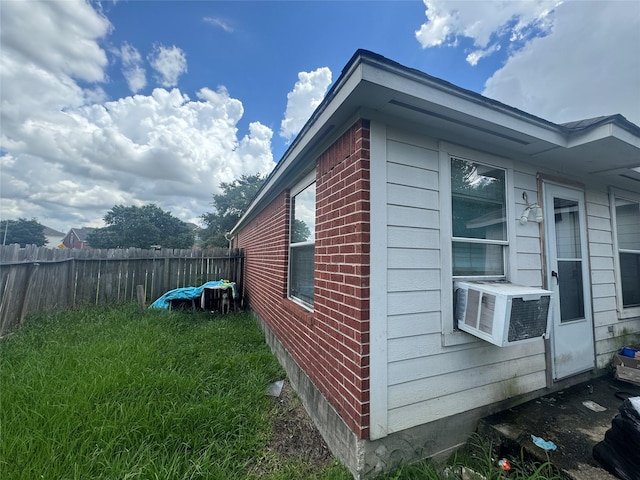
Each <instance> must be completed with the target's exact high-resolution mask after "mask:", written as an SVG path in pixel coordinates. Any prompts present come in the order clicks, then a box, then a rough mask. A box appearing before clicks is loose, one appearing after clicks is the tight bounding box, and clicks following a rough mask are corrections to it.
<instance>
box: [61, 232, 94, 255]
mask: <svg viewBox="0 0 640 480" xmlns="http://www.w3.org/2000/svg"><path fill="white" fill-rule="evenodd" d="M93 230H94V229H93V228H92V227H82V228H72V229H71V230H69V232H68V233H67V234H66V235H65V236H64V238H63V239H62V245H64V248H79V249H83V250H86V249H90V248H91V247H90V246H89V244H88V243H87V235H89V233H91V232H92V231H93Z"/></svg>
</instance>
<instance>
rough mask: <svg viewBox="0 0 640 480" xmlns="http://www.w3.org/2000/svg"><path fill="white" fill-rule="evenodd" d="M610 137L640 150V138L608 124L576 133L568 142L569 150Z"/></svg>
mask: <svg viewBox="0 0 640 480" xmlns="http://www.w3.org/2000/svg"><path fill="white" fill-rule="evenodd" d="M609 137H613V138H616V139H618V140H620V141H622V142H624V143H627V144H629V145H631V146H633V147H635V148H637V149H639V150H640V137H638V136H637V135H634V134H633V133H631V132H629V131H628V130H625V129H624V128H620V127H619V126H618V125H616V124H615V123H606V124H604V125H600V126H598V127H595V128H591V129H588V130H587V131H585V132H583V133H582V132H576V133H575V134H573V135H571V137H570V138H569V141H568V142H567V148H573V147H578V146H580V145H585V144H587V143H593V142H597V141H599V140H603V139H606V138H609Z"/></svg>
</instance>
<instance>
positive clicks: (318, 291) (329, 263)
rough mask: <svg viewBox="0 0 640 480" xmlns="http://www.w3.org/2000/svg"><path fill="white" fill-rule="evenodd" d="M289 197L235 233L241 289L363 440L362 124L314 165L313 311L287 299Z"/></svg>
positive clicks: (365, 182)
mask: <svg viewBox="0 0 640 480" xmlns="http://www.w3.org/2000/svg"><path fill="white" fill-rule="evenodd" d="M289 205H290V204H289V193H288V192H283V193H281V194H280V195H279V196H278V197H277V198H276V199H275V200H274V201H273V202H272V203H271V204H270V205H269V206H268V207H267V208H266V209H264V210H263V211H262V212H261V213H260V214H259V215H258V216H257V217H256V218H255V219H254V220H253V221H252V222H251V223H250V224H249V225H248V226H247V227H245V228H244V229H243V230H242V231H241V232H239V233H238V235H237V237H236V242H237V245H238V246H239V247H240V248H244V249H245V279H244V282H245V291H246V294H247V297H248V300H249V303H250V305H251V308H252V309H253V310H255V311H256V313H258V315H259V316H260V317H261V318H262V319H263V320H264V321H265V322H266V323H267V324H268V325H269V327H270V328H271V330H272V331H273V332H274V333H275V335H276V336H277V337H278V338H279V339H280V341H281V342H282V343H283V345H284V346H285V348H286V349H287V350H288V351H289V353H290V354H291V355H292V356H293V358H294V359H295V360H296V362H297V363H298V365H300V366H301V367H302V368H303V369H304V370H305V372H306V374H307V375H308V376H309V377H310V378H311V380H312V381H313V382H314V384H315V385H316V386H317V387H318V389H319V390H320V391H321V392H322V393H323V395H324V396H325V397H326V398H327V399H328V401H329V402H330V403H331V404H332V405H333V407H334V408H335V409H336V411H337V412H338V413H339V414H340V416H341V417H342V418H343V419H344V421H345V422H346V423H347V425H349V426H350V427H351V429H352V430H353V431H354V432H355V433H356V435H358V436H359V437H360V438H368V437H369V231H370V230H369V122H368V121H367V120H359V121H358V122H356V124H354V125H353V126H352V127H351V128H350V129H349V130H348V131H347V132H346V133H345V134H344V135H343V136H342V137H341V138H340V139H338V141H337V142H336V143H334V144H333V145H332V146H331V147H330V148H329V149H327V150H326V151H325V152H324V153H323V154H322V155H321V156H320V157H319V158H318V159H317V163H316V245H315V278H314V283H315V293H314V311H313V312H308V311H307V310H305V309H304V308H302V307H301V306H299V305H298V304H296V303H294V302H292V301H291V300H288V299H287V284H286V277H287V259H288V249H287V247H288V239H289V220H290V219H289Z"/></svg>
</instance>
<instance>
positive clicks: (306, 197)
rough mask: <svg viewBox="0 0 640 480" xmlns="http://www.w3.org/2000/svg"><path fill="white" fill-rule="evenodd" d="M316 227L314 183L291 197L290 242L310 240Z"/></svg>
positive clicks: (312, 238) (313, 236)
mask: <svg viewBox="0 0 640 480" xmlns="http://www.w3.org/2000/svg"><path fill="white" fill-rule="evenodd" d="M315 229H316V184H315V183H312V184H311V185H309V186H308V187H307V188H305V189H304V190H302V191H301V192H300V193H298V194H297V195H296V196H295V197H293V218H292V222H291V243H299V242H312V241H314V239H315Z"/></svg>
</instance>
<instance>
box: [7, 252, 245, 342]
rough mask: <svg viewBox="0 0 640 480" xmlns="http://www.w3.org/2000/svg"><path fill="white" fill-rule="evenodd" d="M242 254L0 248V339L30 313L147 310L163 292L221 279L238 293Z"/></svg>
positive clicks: (241, 290) (241, 294)
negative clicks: (140, 292)
mask: <svg viewBox="0 0 640 480" xmlns="http://www.w3.org/2000/svg"><path fill="white" fill-rule="evenodd" d="M243 271H244V253H243V251H242V250H240V249H226V248H220V249H208V250H177V249H175V250H174V249H163V250H143V249H139V248H130V249H122V250H75V249H68V250H54V249H48V248H45V247H36V246H34V245H27V247H26V248H20V246H19V245H6V246H0V336H3V335H5V334H6V333H8V332H10V331H11V330H13V329H15V328H17V327H19V326H20V324H21V323H22V321H23V320H24V317H25V316H26V315H28V314H30V313H35V312H43V311H51V310H59V309H64V308H73V307H75V306H80V305H115V304H122V303H127V302H131V301H137V292H136V285H143V287H144V295H145V303H147V304H149V303H151V302H153V301H154V300H155V299H157V298H158V297H160V296H161V295H162V294H164V293H165V292H167V291H168V290H172V289H174V288H181V287H187V286H198V285H202V284H203V283H205V282H209V281H214V280H220V279H223V278H224V279H227V280H230V281H232V282H236V285H237V288H238V293H239V297H240V301H241V300H242V296H243V293H244V285H243V278H242V274H243Z"/></svg>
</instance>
